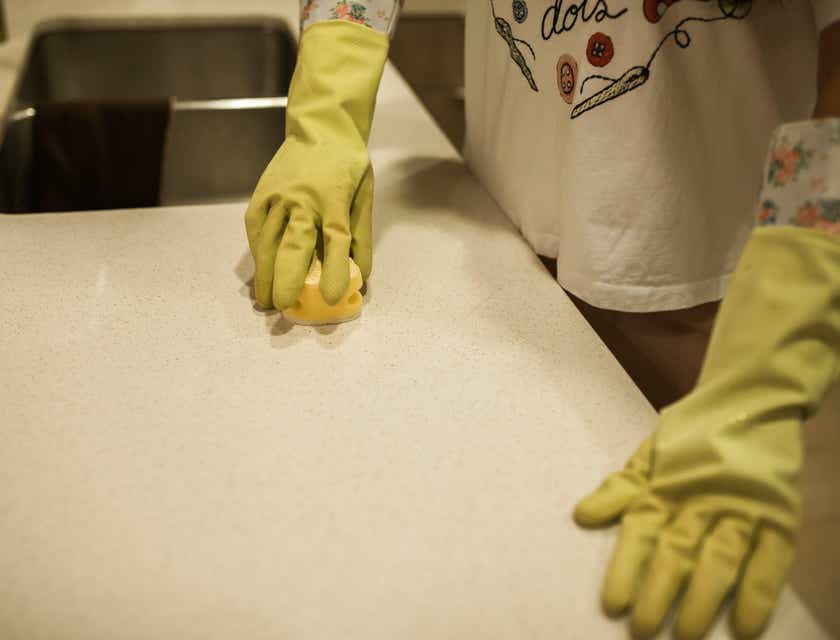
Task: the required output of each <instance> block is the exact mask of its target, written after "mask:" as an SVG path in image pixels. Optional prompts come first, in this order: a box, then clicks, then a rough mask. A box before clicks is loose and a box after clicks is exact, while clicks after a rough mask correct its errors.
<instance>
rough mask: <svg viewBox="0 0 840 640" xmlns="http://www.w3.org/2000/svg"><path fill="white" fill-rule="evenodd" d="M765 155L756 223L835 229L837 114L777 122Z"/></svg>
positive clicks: (839, 181) (839, 189)
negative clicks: (763, 176) (783, 123)
mask: <svg viewBox="0 0 840 640" xmlns="http://www.w3.org/2000/svg"><path fill="white" fill-rule="evenodd" d="M768 156H769V157H768V159H767V171H766V173H765V178H764V187H763V189H762V191H761V200H760V202H761V204H760V207H759V215H758V224H759V225H761V226H765V225H792V226H796V227H808V228H811V229H817V230H820V231H825V232H827V233H832V234H838V235H840V119H836V118H831V119H825V120H808V121H805V122H794V123H791V124H785V125H782V126H781V127H779V128H778V129H776V131H775V132H774V133H773V137H772V139H771V141H770V152H769V154H768Z"/></svg>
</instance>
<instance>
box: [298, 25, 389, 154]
mask: <svg viewBox="0 0 840 640" xmlns="http://www.w3.org/2000/svg"><path fill="white" fill-rule="evenodd" d="M388 48H389V40H388V37H387V36H386V35H384V34H382V33H379V32H377V31H374V30H373V29H369V28H368V27H365V26H362V25H358V24H354V23H352V22H348V21H346V20H328V21H325V22H319V23H317V24H314V25H312V26H311V27H309V28H307V29H306V30H305V31H304V32H303V35H302V36H301V41H300V50H299V53H298V60H297V66H296V67H295V73H294V76H293V77H292V84H291V87H290V89H289V106H288V109H287V112H286V134H287V136H290V137H296V138H298V139H301V140H303V141H304V142H309V143H312V144H317V143H320V142H324V141H330V142H350V143H352V142H355V141H354V140H351V139H348V138H356V139H357V140H356V141H361V143H362V144H364V145H367V142H368V139H369V137H370V128H371V122H372V120H373V113H374V106H375V103H376V94H377V91H378V89H379V83H380V80H381V79H382V73H383V71H384V68H385V62H386V60H387V59H388Z"/></svg>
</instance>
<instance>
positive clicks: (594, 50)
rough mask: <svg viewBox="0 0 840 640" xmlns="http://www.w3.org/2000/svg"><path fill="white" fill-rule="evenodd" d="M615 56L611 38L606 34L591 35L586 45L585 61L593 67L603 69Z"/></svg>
mask: <svg viewBox="0 0 840 640" xmlns="http://www.w3.org/2000/svg"><path fill="white" fill-rule="evenodd" d="M613 54H615V48H614V47H613V41H612V38H610V37H609V36H608V35H607V34H606V33H601V32H600V31H599V32H598V33H593V34H592V37H591V38H589V43H588V44H587V45H586V59H587V60H589V64H591V65H592V66H593V67H603V66H606V65H608V64H609V63H610V60H612V59H613Z"/></svg>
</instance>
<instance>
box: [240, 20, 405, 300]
mask: <svg viewBox="0 0 840 640" xmlns="http://www.w3.org/2000/svg"><path fill="white" fill-rule="evenodd" d="M388 44H389V43H388V38H387V36H385V35H384V34H382V33H379V32H377V31H374V30H373V29H369V28H367V27H364V26H361V25H358V24H354V23H351V22H348V21H345V20H329V21H325V22H318V23H316V24H314V25H313V26H311V27H309V28H307V29H306V30H305V31H304V32H303V35H302V37H301V42H300V51H299V54H298V61H297V67H296V68H295V73H294V76H293V78H292V84H291V87H290V89H289V104H288V108H287V111H286V139H285V141H284V142H283V145H282V146H281V147H280V150H279V151H278V152H277V154H276V155H275V156H274V158H273V159H272V160H271V162H270V163H269V165H268V167H267V168H266V170H265V172H264V173H263V175H262V177H261V178H260V180H259V182H258V184H257V187H256V190H255V191H254V195H253V196H252V198H251V202H250V204H249V205H248V210H247V211H246V213H245V229H246V231H247V233H248V244H249V246H250V248H251V255H252V256H253V258H254V262H255V265H256V277H255V288H256V297H257V303H258V304H259V305H260V306H261V307H263V308H265V309H270V308H271V307H275V308H277V309H285V308H287V307H290V306H291V305H293V304H294V303H295V302H296V300H297V299H298V296H299V295H300V292H301V290H302V289H303V284H304V280H305V278H306V274H307V272H308V271H309V265H310V263H311V261H312V257H313V255H314V253H315V250H316V247H317V248H318V250H319V252H320V251H323V275H322V278H321V285H320V286H321V293H322V295H323V296H324V299H325V300H326V301H327V302H328V303H330V304H335V303H337V302H339V301H340V300H341V299H342V298H343V297H344V295H345V293H346V292H347V288H348V286H349V284H350V262H349V260H348V258H349V257H350V256H351V255H352V257H353V259H354V260H355V262H356V264H358V265H359V269H360V270H361V272H362V276H363V277H364V278H365V279H367V277H368V276H369V275H370V271H371V262H372V248H371V210H372V206H373V168H372V167H371V163H370V156H369V155H368V150H367V143H368V138H369V136H370V127H371V121H372V119H373V111H374V104H375V100H376V92H377V89H378V87H379V81H380V80H381V77H382V71H383V69H384V66H385V60H386V59H387V57H388ZM319 234H320V240H322V242H323V246H320V245H319Z"/></svg>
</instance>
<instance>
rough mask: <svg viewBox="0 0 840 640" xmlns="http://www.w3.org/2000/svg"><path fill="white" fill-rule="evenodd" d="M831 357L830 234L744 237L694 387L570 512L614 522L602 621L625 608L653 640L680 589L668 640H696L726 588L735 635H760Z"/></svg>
mask: <svg viewBox="0 0 840 640" xmlns="http://www.w3.org/2000/svg"><path fill="white" fill-rule="evenodd" d="M839 356H840V238H837V237H834V236H830V235H828V234H825V233H823V232H820V231H813V230H809V229H798V228H795V227H767V228H762V229H758V230H756V231H754V232H753V235H752V237H751V238H750V241H749V242H748V244H747V247H746V249H745V250H744V253H743V255H742V257H741V260H740V262H739V265H738V268H737V270H736V272H735V275H734V276H733V279H732V281H731V283H730V284H729V288H728V290H727V292H726V297H725V298H724V302H723V304H722V306H721V310H720V315H719V317H718V319H717V322H716V323H715V329H714V332H713V334H712V339H711V342H710V345H709V350H708V353H707V355H706V359H705V362H704V365H703V370H702V372H701V375H700V379H699V381H698V384H697V387H696V388H695V390H694V391H693V392H692V393H690V394H689V395H688V396H687V397H685V398H684V399H683V400H681V401H680V402H678V403H676V404H674V405H672V406H671V407H668V408H667V409H665V410H664V411H663V412H662V414H661V417H660V420H659V424H658V427H657V429H656V431H655V433H654V435H653V436H652V437H651V438H649V439H648V440H647V441H645V443H644V444H642V446H641V447H640V448H639V450H638V451H637V452H636V454H635V455H634V456H633V458H632V459H631V460H630V462H629V463H628V464H627V466H626V468H625V469H624V470H623V471H621V472H619V473H616V474H613V475H612V476H610V477H609V478H607V480H606V481H605V482H604V483H603V484H602V485H601V487H600V488H599V489H598V490H597V491H595V492H594V493H593V494H591V495H590V496H589V497H587V498H586V499H584V500H583V501H582V502H581V503H580V504H578V506H577V508H576V509H575V519H576V520H577V522H578V523H579V524H581V525H583V526H588V527H589V526H602V525H605V524H608V523H611V522H612V521H614V520H615V519H616V518H619V517H620V518H621V519H622V529H621V535H620V538H619V542H618V545H617V547H616V550H615V554H614V556H613V559H612V562H611V564H610V567H609V569H608V572H607V577H606V581H605V584H604V589H603V593H602V600H603V606H604V608H605V610H606V612H607V613H608V614H610V615H618V614H620V613H622V612H624V611H626V610H628V609H630V608H631V607H632V610H633V612H632V623H631V629H632V631H633V635H634V636H635V637H637V638H648V637H651V636H653V635H655V633H656V632H657V631H658V629H659V628H660V626H661V625H662V623H663V621H664V619H665V618H666V616H667V614H668V612H669V610H670V609H671V608H672V606H673V605H674V603H675V600H676V599H677V597H678V595H679V594H680V593H681V590H682V589H683V588H687V591H686V592H685V596H684V598H683V600H682V604H681V606H680V611H679V613H678V617H677V622H676V632H677V637H679V638H700V637H702V636H703V635H705V634H706V632H707V631H708V630H709V628H710V627H711V625H712V623H713V621H714V619H715V618H716V616H717V614H718V611H719V609H720V607H721V604H722V602H723V601H724V598H725V597H726V596H727V594H728V593H730V592H731V591H732V590H733V589H735V590H736V596H735V603H734V610H733V616H732V623H733V630H734V631H735V633H736V635H737V636H738V637H744V638H752V637H755V636H757V635H759V634H760V633H761V631H762V630H763V629H764V627H765V625H766V623H767V621H768V619H769V618H770V615H771V613H772V610H773V608H774V606H775V603H776V599H777V597H778V594H779V592H780V590H781V588H782V585H783V583H784V579H785V575H786V573H787V570H788V568H789V566H790V564H791V562H792V560H793V557H794V549H795V544H796V538H797V533H798V530H799V525H800V493H799V488H798V478H799V473H800V468H801V464H802V448H801V443H800V427H801V424H802V422H803V421H804V420H805V419H807V418H808V417H810V416H811V415H812V414H814V413H815V412H816V410H817V407H818V405H819V403H820V401H821V399H822V397H823V395H824V393H825V391H826V389H827V387H828V386H829V385H830V383H831V382H832V381H833V380H834V379H835V378H836V375H837V370H838V363H839V362H840V357H839Z"/></svg>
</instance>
